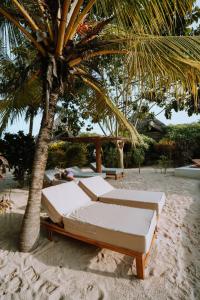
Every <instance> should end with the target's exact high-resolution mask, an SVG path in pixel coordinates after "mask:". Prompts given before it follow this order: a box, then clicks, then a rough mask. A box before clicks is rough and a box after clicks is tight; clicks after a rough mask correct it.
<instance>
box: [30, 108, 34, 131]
mask: <svg viewBox="0 0 200 300" xmlns="http://www.w3.org/2000/svg"><path fill="white" fill-rule="evenodd" d="M33 120H34V112H31V114H30V121H29V135H30V136H32V135H33Z"/></svg>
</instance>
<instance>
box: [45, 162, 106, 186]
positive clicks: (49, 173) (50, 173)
mask: <svg viewBox="0 0 200 300" xmlns="http://www.w3.org/2000/svg"><path fill="white" fill-rule="evenodd" d="M68 169H69V170H71V171H72V173H73V176H74V177H75V178H88V177H94V176H101V177H103V178H105V177H106V174H105V173H95V172H92V171H91V172H85V171H82V170H81V169H80V168H79V167H77V166H74V167H71V168H68ZM56 173H58V171H56V170H55V169H49V170H46V171H45V174H44V182H45V186H49V185H56V184H60V183H65V182H66V180H65V179H58V178H56V177H55V174H56Z"/></svg>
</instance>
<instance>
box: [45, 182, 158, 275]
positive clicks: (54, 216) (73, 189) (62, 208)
mask: <svg viewBox="0 0 200 300" xmlns="http://www.w3.org/2000/svg"><path fill="white" fill-rule="evenodd" d="M42 206H43V208H44V209H45V210H46V212H47V213H48V216H49V218H50V220H49V219H46V218H42V219H41V226H43V227H44V228H46V229H47V231H48V234H49V235H48V236H49V239H50V240H52V234H53V232H56V233H59V234H62V235H65V236H69V237H72V238H75V239H78V240H81V241H84V242H86V243H89V244H92V245H95V246H98V247H100V248H107V249H110V250H113V251H116V252H119V253H123V254H125V255H129V256H132V257H135V258H136V270H137V277H138V278H140V279H144V273H145V272H144V270H145V265H146V263H147V257H148V254H149V251H150V248H151V246H152V244H153V240H154V238H155V229H156V222H157V220H156V212H155V211H153V210H149V209H140V208H133V207H131V208H130V207H125V206H120V205H112V204H105V203H101V202H94V201H91V199H90V198H89V197H88V195H87V194H86V193H85V192H84V191H83V190H82V189H81V188H80V187H79V186H78V185H77V184H76V183H75V182H73V181H71V182H68V183H63V184H60V185H56V186H51V187H48V188H45V189H43V190H42ZM63 251H64V249H63Z"/></svg>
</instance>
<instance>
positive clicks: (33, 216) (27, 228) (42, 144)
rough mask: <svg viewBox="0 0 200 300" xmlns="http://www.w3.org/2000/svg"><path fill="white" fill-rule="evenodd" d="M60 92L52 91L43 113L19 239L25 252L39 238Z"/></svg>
mask: <svg viewBox="0 0 200 300" xmlns="http://www.w3.org/2000/svg"><path fill="white" fill-rule="evenodd" d="M46 92H48V91H46ZM59 93H60V87H59V88H58V86H57V88H54V89H53V90H51V91H50V94H49V109H48V111H45V110H44V113H43V118H42V122H41V127H40V132H39V136H38V140H37V144H36V151H35V156H34V162H33V170H32V180H31V186H30V189H29V197H28V203H27V207H26V211H25V215H24V218H23V222H22V227H21V233H20V239H19V247H20V251H23V252H28V251H31V250H32V249H34V248H35V247H36V245H37V241H38V238H39V233H40V205H41V190H42V186H43V178H44V172H45V168H46V162H47V157H48V144H49V142H50V139H51V132H52V128H53V121H54V115H55V108H56V103H57V99H58V96H59Z"/></svg>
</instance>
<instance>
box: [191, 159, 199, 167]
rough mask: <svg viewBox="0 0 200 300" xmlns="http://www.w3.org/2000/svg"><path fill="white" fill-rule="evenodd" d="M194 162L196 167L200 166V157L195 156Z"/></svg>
mask: <svg viewBox="0 0 200 300" xmlns="http://www.w3.org/2000/svg"><path fill="white" fill-rule="evenodd" d="M192 162H193V163H194V164H195V167H197V168H200V159H199V158H193V159H192Z"/></svg>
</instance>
